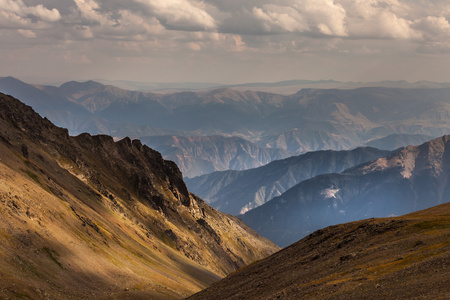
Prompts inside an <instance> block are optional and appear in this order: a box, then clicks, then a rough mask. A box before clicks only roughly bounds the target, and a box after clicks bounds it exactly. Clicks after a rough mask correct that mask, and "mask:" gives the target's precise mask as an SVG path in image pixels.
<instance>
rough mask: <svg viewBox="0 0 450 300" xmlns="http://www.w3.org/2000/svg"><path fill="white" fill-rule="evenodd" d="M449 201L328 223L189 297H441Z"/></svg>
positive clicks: (448, 276) (447, 279)
mask: <svg viewBox="0 0 450 300" xmlns="http://www.w3.org/2000/svg"><path fill="white" fill-rule="evenodd" d="M449 230H450V204H442V205H439V206H436V207H433V208H431V209H427V210H424V211H420V212H416V213H413V214H410V215H406V216H402V217H396V218H382V219H369V220H362V221H357V222H352V223H347V224H341V225H335V226H330V227H327V228H324V229H321V230H318V231H316V232H314V233H313V234H311V235H309V236H307V237H305V238H304V239H302V240H300V241H298V242H296V243H295V244H293V245H291V246H289V247H287V248H285V249H283V250H281V251H279V252H277V253H275V254H274V255H271V256H270V257H268V258H266V259H263V260H260V261H258V262H256V263H253V264H251V265H249V266H247V267H246V268H242V269H240V270H238V271H237V272H234V273H233V274H231V275H229V276H228V277H226V278H225V279H223V280H221V281H219V282H216V283H214V284H213V285H212V286H211V287H210V288H207V289H206V290H204V291H202V292H200V293H198V294H196V295H193V296H192V297H189V298H188V299H262V298H264V299H355V300H356V299H447V298H449V297H450V291H449V289H448V287H449V284H450V268H449V267H448V265H449V263H450V244H449V240H448V232H449Z"/></svg>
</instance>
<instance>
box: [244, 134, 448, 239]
mask: <svg viewBox="0 0 450 300" xmlns="http://www.w3.org/2000/svg"><path fill="white" fill-rule="evenodd" d="M449 158H450V136H444V137H441V138H438V139H434V140H432V141H429V142H427V143H424V144H422V145H420V146H408V147H406V148H404V149H403V150H401V151H398V152H396V153H394V154H392V155H389V156H387V157H384V158H379V159H377V160H375V161H373V162H369V163H366V164H362V165H359V166H357V167H354V168H351V169H348V170H345V171H344V172H342V173H340V174H325V175H320V176H317V177H314V178H311V179H309V180H305V181H303V182H301V183H299V184H297V185H296V186H294V187H292V188H291V189H289V190H288V191H286V192H285V193H284V194H282V195H281V196H279V197H276V198H274V199H272V200H271V201H269V202H267V203H266V204H264V205H262V206H260V207H258V208H256V209H254V210H251V211H249V212H248V213H246V214H245V215H243V216H242V219H243V220H244V222H246V223H247V224H249V225H250V226H251V227H252V228H254V229H255V230H256V231H258V232H259V233H260V234H262V235H263V236H265V237H268V238H271V239H272V240H273V241H274V242H275V243H277V244H278V245H282V246H286V245H289V244H291V243H292V242H294V241H296V240H298V239H300V238H301V237H304V236H306V235H307V234H309V233H311V232H312V231H314V230H317V229H319V228H323V227H325V226H328V225H332V224H338V223H343V222H349V221H354V220H359V219H365V218H370V217H387V216H390V215H401V214H405V213H409V212H412V211H415V210H419V209H424V208H427V207H430V206H433V205H437V204H440V203H444V202H448V201H449V200H450V196H449V195H450V194H449V191H450V181H449V175H450V162H449Z"/></svg>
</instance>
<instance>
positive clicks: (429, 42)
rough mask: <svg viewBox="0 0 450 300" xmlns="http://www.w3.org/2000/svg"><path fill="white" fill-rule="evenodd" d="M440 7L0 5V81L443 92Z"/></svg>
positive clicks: (449, 10) (253, 1) (251, 0)
mask: <svg viewBox="0 0 450 300" xmlns="http://www.w3.org/2000/svg"><path fill="white" fill-rule="evenodd" d="M449 20H450V2H449V1H447V0H445V1H444V0H436V1H427V0H409V1H405V0H334V1H333V0H247V1H243V0H239V1H238V0H204V1H196V0H127V1H123V0H43V1H34V0H14V1H13V0H0V67H1V69H0V70H1V71H0V76H7V75H11V76H15V77H18V78H20V79H23V80H26V81H29V82H37V83H44V82H47V83H50V82H63V81H66V80H71V79H75V80H88V79H100V78H101V79H106V80H130V81H142V82H186V81H190V82H218V83H242V82H255V81H265V82H273V81H280V80H288V79H313V80H318V79H335V80H340V81H378V80H408V81H418V80H431V81H441V82H450V71H449V70H450V24H449Z"/></svg>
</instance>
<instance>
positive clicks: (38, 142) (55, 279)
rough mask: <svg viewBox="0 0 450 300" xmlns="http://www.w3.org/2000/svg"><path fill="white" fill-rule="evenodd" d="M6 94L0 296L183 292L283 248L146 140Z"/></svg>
mask: <svg viewBox="0 0 450 300" xmlns="http://www.w3.org/2000/svg"><path fill="white" fill-rule="evenodd" d="M0 101H1V105H2V110H1V111H0V125H1V126H0V148H1V151H0V176H1V178H2V184H1V185H0V214H1V216H2V223H1V224H0V238H1V239H2V241H3V242H2V243H0V248H1V251H0V252H1V256H2V259H1V260H0V261H1V263H0V265H1V266H0V273H1V275H2V276H0V277H1V279H0V281H1V285H2V287H3V288H2V290H1V291H0V296H1V297H6V298H11V297H12V298H14V297H18V295H26V296H23V297H29V298H33V299H47V298H49V297H54V298H65V299H80V298H86V297H89V298H91V297H94V298H103V299H107V298H111V297H113V298H130V297H131V298H134V297H150V298H156V299H172V298H181V297H185V296H188V295H189V294H191V293H193V292H195V291H198V290H200V289H202V288H204V287H206V286H207V285H209V284H210V283H212V282H213V281H215V280H217V279H218V278H219V277H220V276H223V275H225V274H227V273H229V272H231V271H234V270H235V269H237V268H239V267H241V266H243V265H245V264H248V263H250V262H252V261H254V260H256V259H259V258H262V257H264V256H267V255H268V254H270V253H273V252H274V251H276V250H277V247H275V246H274V245H273V244H272V243H271V242H269V241H268V240H266V239H263V238H262V237H260V236H259V235H257V234H256V233H255V232H254V231H252V230H251V229H250V228H248V227H247V226H246V225H245V224H244V223H242V222H241V221H240V220H239V219H238V218H236V217H232V216H229V215H225V214H223V213H220V212H218V211H216V210H215V209H213V208H211V207H209V206H208V205H206V203H204V202H203V201H202V200H201V199H200V198H198V197H196V196H195V195H192V194H190V193H189V191H188V190H187V188H186V185H185V184H184V182H183V179H182V176H181V172H180V171H179V169H178V168H177V167H176V165H175V164H174V163H173V162H170V161H164V160H163V159H162V157H161V155H160V154H159V153H158V152H156V151H154V150H152V149H150V148H148V147H147V146H143V145H142V144H141V142H140V141H138V140H133V141H132V140H130V139H128V138H126V139H123V140H121V141H119V142H114V141H113V139H112V137H109V136H104V135H100V136H91V135H89V134H82V135H79V136H77V137H71V136H69V135H68V131H67V130H66V129H62V128H58V127H56V126H54V125H53V124H52V123H51V122H50V121H48V120H47V119H42V118H41V117H40V116H39V115H37V114H36V113H34V111H33V110H32V109H31V108H30V107H28V106H25V105H23V104H22V103H20V102H19V101H18V100H16V99H14V98H12V97H9V96H5V95H3V94H0Z"/></svg>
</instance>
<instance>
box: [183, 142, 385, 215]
mask: <svg viewBox="0 0 450 300" xmlns="http://www.w3.org/2000/svg"><path fill="white" fill-rule="evenodd" d="M389 153H390V152H389V151H383V150H378V149H375V148H370V147H365V148H357V149H354V150H350V151H332V150H328V151H316V152H309V153H306V154H303V155H299V156H293V157H290V158H286V159H282V160H277V161H274V162H271V163H269V164H267V165H265V166H262V167H259V168H255V169H250V170H245V171H223V172H215V173H212V174H206V175H203V176H198V177H195V178H187V179H186V184H187V185H188V187H189V190H190V191H192V192H193V193H194V194H196V195H198V196H200V197H201V198H202V199H205V201H206V202H207V203H208V204H210V205H212V206H214V207H215V208H217V209H219V210H220V211H222V212H226V213H229V214H233V215H238V214H244V213H246V212H247V211H249V210H251V209H253V208H256V207H258V206H260V205H262V204H264V203H266V202H267V201H269V200H270V199H272V198H274V197H276V196H279V195H281V194H283V193H284V192H285V191H286V190H288V189H289V188H291V187H293V186H294V185H296V184H298V183H299V182H301V181H303V180H306V179H309V178H311V177H314V176H317V175H319V174H324V173H337V172H341V171H343V170H345V169H348V168H350V167H353V166H356V165H359V164H361V163H364V162H367V161H371V160H374V159H377V158H380V157H382V156H385V155H388V154H389Z"/></svg>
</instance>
